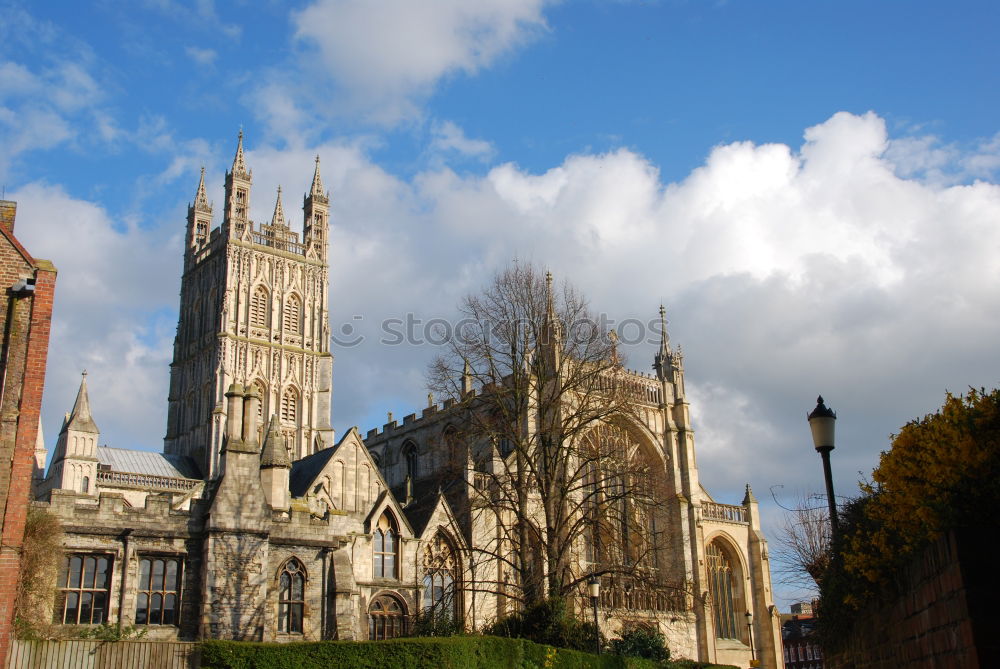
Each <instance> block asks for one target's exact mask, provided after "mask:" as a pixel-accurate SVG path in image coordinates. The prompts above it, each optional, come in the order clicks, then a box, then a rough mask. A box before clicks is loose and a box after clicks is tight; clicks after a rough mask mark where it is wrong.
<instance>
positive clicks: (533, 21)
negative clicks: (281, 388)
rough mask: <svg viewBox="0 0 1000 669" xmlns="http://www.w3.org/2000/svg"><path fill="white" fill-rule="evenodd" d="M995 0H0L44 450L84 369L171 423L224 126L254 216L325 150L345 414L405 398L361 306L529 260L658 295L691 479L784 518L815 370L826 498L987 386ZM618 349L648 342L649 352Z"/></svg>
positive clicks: (577, 279)
mask: <svg viewBox="0 0 1000 669" xmlns="http://www.w3.org/2000/svg"><path fill="white" fill-rule="evenodd" d="M998 19H1000V6H998V5H997V4H996V3H991V2H950V3H931V2H906V3H903V2H875V3H873V2H836V3H834V2H765V1H759V2H750V1H730V2H697V1H689V2H682V1H675V2H671V1H667V0H664V1H662V2H639V1H636V2H627V1H620V2H612V1H606V2H604V1H599V0H593V1H583V0H581V1H576V2H546V1H545V0H478V1H477V2H475V3H470V2H464V1H462V0H439V1H435V2H430V1H428V2H421V3H412V2H408V1H406V0H384V1H383V2H361V1H360V0H359V1H348V0H312V1H311V2H305V1H303V2H292V3H286V2H276V1H275V2H233V3H223V2H212V1H211V0H200V1H194V0H192V1H190V2H182V1H179V0H178V1H175V0H144V1H138V0H137V1H135V2H128V3H115V2H110V1H108V2H93V3H80V2H43V3H27V2H25V3H21V2H9V1H4V0H0V183H3V184H4V187H5V191H6V193H7V196H8V197H9V198H13V199H16V200H18V202H19V213H18V227H17V233H18V235H19V237H20V238H21V239H22V240H24V242H25V243H26V245H27V246H28V248H29V249H30V250H31V251H32V252H33V253H35V254H36V255H38V256H40V257H47V258H50V259H51V260H53V261H54V262H55V264H56V265H57V266H58V267H59V268H60V276H59V287H58V291H57V303H56V320H55V323H54V328H53V336H52V348H51V353H50V363H51V365H50V370H49V375H48V386H47V390H46V395H45V421H44V422H45V429H46V434H47V435H48V439H47V441H48V442H49V447H50V448H51V447H52V445H53V444H54V441H55V436H56V431H57V430H58V426H59V419H60V416H61V415H62V413H63V412H65V411H66V410H68V409H69V407H70V404H71V402H72V397H73V394H74V393H75V389H76V385H77V383H78V379H79V371H80V370H81V369H83V368H87V369H88V370H89V371H90V377H89V383H90V387H91V393H92V398H91V399H92V405H93V407H94V411H95V419H96V421H97V423H98V425H99V426H100V427H101V428H102V440H103V441H105V442H107V443H108V444H109V445H112V446H119V447H139V448H159V446H160V444H161V439H162V435H163V433H164V427H165V409H166V401H165V397H166V381H167V364H168V363H169V357H170V347H171V343H172V337H173V328H174V325H175V323H176V309H177V290H178V286H179V274H180V268H181V252H180V248H181V236H182V234H183V226H184V211H185V206H186V203H187V202H188V201H190V199H191V197H192V196H193V194H194V191H195V186H196V184H197V175H198V170H199V168H200V167H201V166H203V165H204V166H205V167H206V169H207V178H208V186H209V191H210V192H209V195H210V198H211V199H214V200H215V202H216V203H221V201H222V178H223V174H224V171H225V169H226V167H227V166H228V165H229V164H230V163H231V160H232V154H233V149H234V145H235V135H236V132H237V130H238V129H239V128H240V127H241V126H242V127H243V128H244V130H245V133H246V138H247V148H248V150H249V152H248V162H249V163H250V166H251V167H252V168H253V170H254V175H255V182H254V190H253V195H252V201H251V214H252V216H253V217H254V218H256V219H257V220H261V219H264V218H266V217H268V216H269V215H270V212H271V208H272V207H273V202H274V190H275V188H276V187H277V185H279V184H281V185H283V187H284V188H285V192H286V194H288V197H289V198H290V199H286V211H290V210H291V209H292V208H291V207H289V206H288V205H287V203H288V202H290V201H294V199H295V198H296V197H297V195H295V194H296V193H297V192H298V191H302V190H304V189H305V188H306V186H307V185H308V179H309V177H310V175H311V171H312V165H313V163H312V157H313V156H314V155H316V154H317V153H318V154H319V155H321V157H322V160H323V174H324V179H325V181H326V185H327V187H329V188H330V189H331V191H332V196H333V224H334V230H333V232H332V245H331V304H330V308H331V317H332V319H333V321H334V325H335V327H336V326H337V324H339V323H344V322H351V323H357V324H359V327H360V328H361V331H362V332H363V333H365V334H366V335H368V338H367V339H366V341H365V343H364V344H362V345H361V346H358V347H356V348H351V349H346V350H338V351H336V355H337V359H336V363H335V366H334V381H335V391H334V392H335V396H334V425H335V426H336V427H337V430H338V432H340V433H343V431H344V429H345V428H347V427H349V426H350V425H353V424H357V425H359V426H360V427H361V428H362V429H363V430H364V429H368V428H370V427H373V426H375V425H376V424H381V422H382V421H383V420H384V416H385V412H386V411H393V412H395V413H396V414H397V415H402V414H405V413H409V412H410V411H412V410H413V408H415V407H418V406H421V405H422V402H423V400H422V398H423V397H424V396H425V392H426V391H425V390H424V389H423V377H424V370H425V368H426V364H427V361H428V360H429V359H430V357H432V356H433V354H434V349H433V347H432V346H427V345H424V346H402V347H385V346H382V345H379V343H378V341H377V340H378V336H377V335H378V323H379V322H380V321H381V320H382V319H384V318H391V317H399V316H400V315H401V314H405V313H413V314H416V315H417V316H418V317H421V318H425V319H426V318H431V317H436V316H442V317H448V316H449V315H450V314H451V313H452V308H453V306H454V304H455V303H456V301H457V300H458V298H459V297H460V296H461V295H463V294H465V293H467V292H469V291H474V290H476V288H477V287H479V286H480V285H482V283H483V282H484V281H486V280H487V279H488V277H489V276H490V275H491V274H492V273H493V272H494V271H496V270H498V269H500V268H502V267H503V266H504V265H505V264H506V263H509V262H511V261H512V260H513V259H515V258H517V259H520V260H530V261H533V262H536V263H539V264H542V265H545V266H546V267H550V268H551V269H552V270H553V271H554V272H555V273H556V275H557V276H558V277H560V278H561V279H563V280H568V281H571V282H573V283H574V284H577V285H578V286H580V287H581V288H582V289H583V290H584V291H585V292H586V293H587V294H588V295H590V297H591V299H592V302H593V306H594V307H595V309H596V310H598V311H602V312H605V313H607V314H608V316H609V317H610V318H614V319H617V320H619V321H620V320H622V319H624V318H631V317H638V318H642V319H647V318H652V317H655V315H656V309H657V307H658V306H659V304H660V302H661V301H662V302H664V303H665V304H666V305H667V309H668V312H669V314H670V320H671V326H670V327H671V333H672V337H673V340H674V341H675V342H677V343H680V344H682V345H683V346H684V349H685V352H686V361H687V363H686V367H687V379H688V388H689V393H690V395H691V402H692V414H693V416H694V419H695V421H696V426H697V429H698V450H699V457H700V459H699V466H700V468H701V472H702V479H703V482H704V483H705V485H706V487H707V488H708V489H709V491H710V492H712V494H713V495H715V497H716V499H717V500H718V501H722V502H737V501H738V500H739V499H740V498H741V496H742V485H743V483H744V482H746V481H749V482H751V483H752V484H753V486H754V489H755V490H756V491H757V496H758V497H759V498H761V499H762V501H763V502H764V503H765V509H764V511H765V521H767V522H769V523H770V524H771V525H770V534H771V536H772V538H773V536H774V534H773V530H774V527H775V526H776V524H777V523H779V522H780V510H779V509H778V507H777V506H776V505H775V504H774V503H773V502H771V501H770V499H771V493H770V490H771V489H772V488H773V489H774V490H775V492H776V495H777V496H778V498H779V501H782V502H785V503H787V502H790V501H791V497H792V495H793V493H794V492H795V491H805V492H811V491H819V490H821V486H822V483H821V481H820V467H819V462H818V458H817V457H816V456H815V454H814V453H812V452H811V449H810V448H809V447H808V439H809V437H808V432H807V429H806V425H805V421H804V414H805V413H806V412H807V411H808V410H809V409H810V408H811V407H812V403H813V401H814V397H815V395H816V394H817V393H818V392H822V393H824V395H826V396H827V398H828V400H829V401H830V403H831V404H832V405H833V406H834V408H836V409H838V410H839V411H840V415H841V420H840V422H841V425H839V426H838V429H839V431H840V435H841V442H842V443H841V445H840V446H838V449H837V451H836V452H835V453H834V467H835V469H836V470H837V485H838V491H839V492H842V493H843V494H844V495H850V494H852V493H853V492H854V491H855V490H856V486H855V482H856V480H857V478H858V472H863V473H864V472H868V471H870V469H871V468H872V467H873V466H874V465H875V464H876V462H877V457H878V453H879V451H880V450H882V449H884V448H886V447H887V445H888V435H889V434H890V433H891V432H892V431H893V430H895V429H898V427H899V426H900V425H902V424H903V423H904V422H905V421H906V420H908V419H910V418H912V417H915V416H918V415H922V414H924V413H926V412H928V411H931V410H933V409H934V408H935V407H937V406H939V405H940V404H941V402H942V400H943V395H944V392H945V390H952V391H962V390H963V389H964V388H966V387H968V386H970V385H971V386H980V385H985V386H995V385H996V384H997V377H998V371H997V370H998V369H1000V364H998V363H1000V354H998V353H997V350H996V346H995V342H996V341H997V339H998V335H1000V325H998V322H997V318H996V307H997V304H1000V281H998V279H1000V261H998V258H1000V229H998V221H1000V186H998V185H997V174H998V169H1000V123H998V121H997V120H996V112H995V110H996V109H997V108H998V107H1000V105H998V102H1000V100H998V97H1000V85H998V84H1000V82H998V74H997V72H998V68H997V65H998V63H1000V58H998V55H1000V41H998V40H997V39H996V34H997V29H998V27H1000V20H998ZM220 208H221V207H217V209H220ZM217 216H218V215H217ZM217 222H218V221H217ZM356 317H357V318H356ZM359 319H360V320H359ZM629 355H630V366H632V367H636V368H642V369H648V365H649V363H650V362H651V355H652V347H651V346H650V345H649V344H638V345H635V346H633V347H630V350H629ZM776 486H777V487H776ZM778 596H779V598H780V599H781V600H782V601H789V600H792V599H794V598H795V597H797V596H799V593H797V592H795V591H793V590H790V589H784V590H782V589H780V588H779V592H778Z"/></svg>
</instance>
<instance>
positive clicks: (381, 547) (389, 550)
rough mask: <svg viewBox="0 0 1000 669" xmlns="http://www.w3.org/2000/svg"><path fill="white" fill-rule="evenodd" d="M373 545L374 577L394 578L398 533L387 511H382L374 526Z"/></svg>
mask: <svg viewBox="0 0 1000 669" xmlns="http://www.w3.org/2000/svg"><path fill="white" fill-rule="evenodd" d="M374 539H375V546H374V549H373V553H372V555H373V558H374V560H373V562H374V564H375V578H396V552H397V551H398V545H399V535H398V534H397V532H396V524H395V523H394V522H393V520H392V517H391V516H390V515H389V514H388V513H383V514H382V517H381V518H379V519H378V526H377V527H376V528H375V536H374Z"/></svg>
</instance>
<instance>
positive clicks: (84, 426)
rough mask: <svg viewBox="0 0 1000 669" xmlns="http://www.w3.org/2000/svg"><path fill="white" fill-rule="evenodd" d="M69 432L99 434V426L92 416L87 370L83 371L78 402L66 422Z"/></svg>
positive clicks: (77, 394) (77, 396) (74, 404)
mask: <svg viewBox="0 0 1000 669" xmlns="http://www.w3.org/2000/svg"><path fill="white" fill-rule="evenodd" d="M64 429H67V430H79V431H80V432H99V431H100V430H98V429H97V424H96V423H94V419H93V417H92V416H91V415H90V396H89V395H88V394H87V370H83V374H81V375H80V389H79V390H78V391H77V392H76V401H75V402H74V403H73V410H72V411H70V414H69V419H68V420H67V421H66V425H65V428H64Z"/></svg>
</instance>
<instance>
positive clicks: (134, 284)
mask: <svg viewBox="0 0 1000 669" xmlns="http://www.w3.org/2000/svg"><path fill="white" fill-rule="evenodd" d="M8 196H9V197H10V198H11V199H14V200H16V201H17V203H18V213H17V223H16V226H17V227H16V228H15V231H16V233H17V236H18V238H19V239H20V240H21V241H22V242H23V243H24V245H25V247H26V248H27V249H28V250H29V251H30V252H31V253H32V255H34V256H36V257H39V258H47V259H49V260H52V261H53V263H55V265H56V268H57V269H58V270H59V275H58V279H57V283H56V299H55V305H54V311H53V327H52V333H51V341H50V345H49V359H48V369H47V372H46V391H45V396H44V405H43V419H44V427H45V432H46V434H47V435H48V442H49V446H50V450H51V446H52V444H53V443H54V440H55V437H56V434H57V432H58V429H59V425H60V418H61V416H62V415H63V413H65V412H66V411H68V410H69V409H70V408H71V407H72V403H73V398H74V396H75V393H76V387H77V386H78V385H79V381H80V376H79V375H80V372H81V371H82V370H83V369H87V370H88V371H89V372H90V373H91V375H92V376H91V378H90V386H91V388H92V391H93V394H92V397H91V399H92V404H93V410H94V412H95V419H96V421H97V423H98V425H99V426H101V428H102V429H103V430H104V435H105V438H107V437H111V439H112V440H113V445H115V446H121V447H130V446H139V447H145V448H156V447H158V446H159V445H160V443H161V441H160V440H161V439H162V437H163V434H162V432H163V430H164V429H165V425H166V424H165V423H163V419H162V418H161V417H162V415H163V413H164V410H163V408H162V407H161V405H162V404H163V402H164V398H165V397H166V390H167V376H166V374H165V371H166V369H167V365H168V364H169V360H170V351H171V345H172V338H173V330H174V326H175V324H176V318H175V313H176V312H175V310H176V304H175V302H176V294H177V286H178V284H179V271H180V268H181V262H180V249H181V243H180V240H181V235H182V234H183V227H182V226H173V227H168V226H163V227H161V228H152V229H150V228H142V227H139V226H137V225H135V224H131V223H128V222H125V221H117V220H114V219H113V218H112V217H111V216H109V214H108V212H106V211H105V210H104V209H102V208H101V207H99V206H98V205H95V204H94V203H92V202H87V201H85V200H80V199H77V198H74V197H72V196H70V195H68V194H67V193H66V192H65V191H64V190H63V189H62V188H61V187H58V186H52V185H48V184H44V183H32V184H28V185H26V186H24V187H22V188H21V189H19V190H18V191H17V192H14V193H9V194H8Z"/></svg>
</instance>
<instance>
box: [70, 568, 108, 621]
mask: <svg viewBox="0 0 1000 669" xmlns="http://www.w3.org/2000/svg"><path fill="white" fill-rule="evenodd" d="M111 564H112V558H111V556H110V555H100V554H98V555H94V554H86V553H74V554H70V555H67V556H66V560H65V562H64V563H63V571H64V577H63V579H62V584H61V585H62V587H61V590H62V593H63V613H62V622H63V623H64V624H67V625H96V624H100V623H104V622H107V620H108V602H109V600H110V592H109V590H110V588H111Z"/></svg>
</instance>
